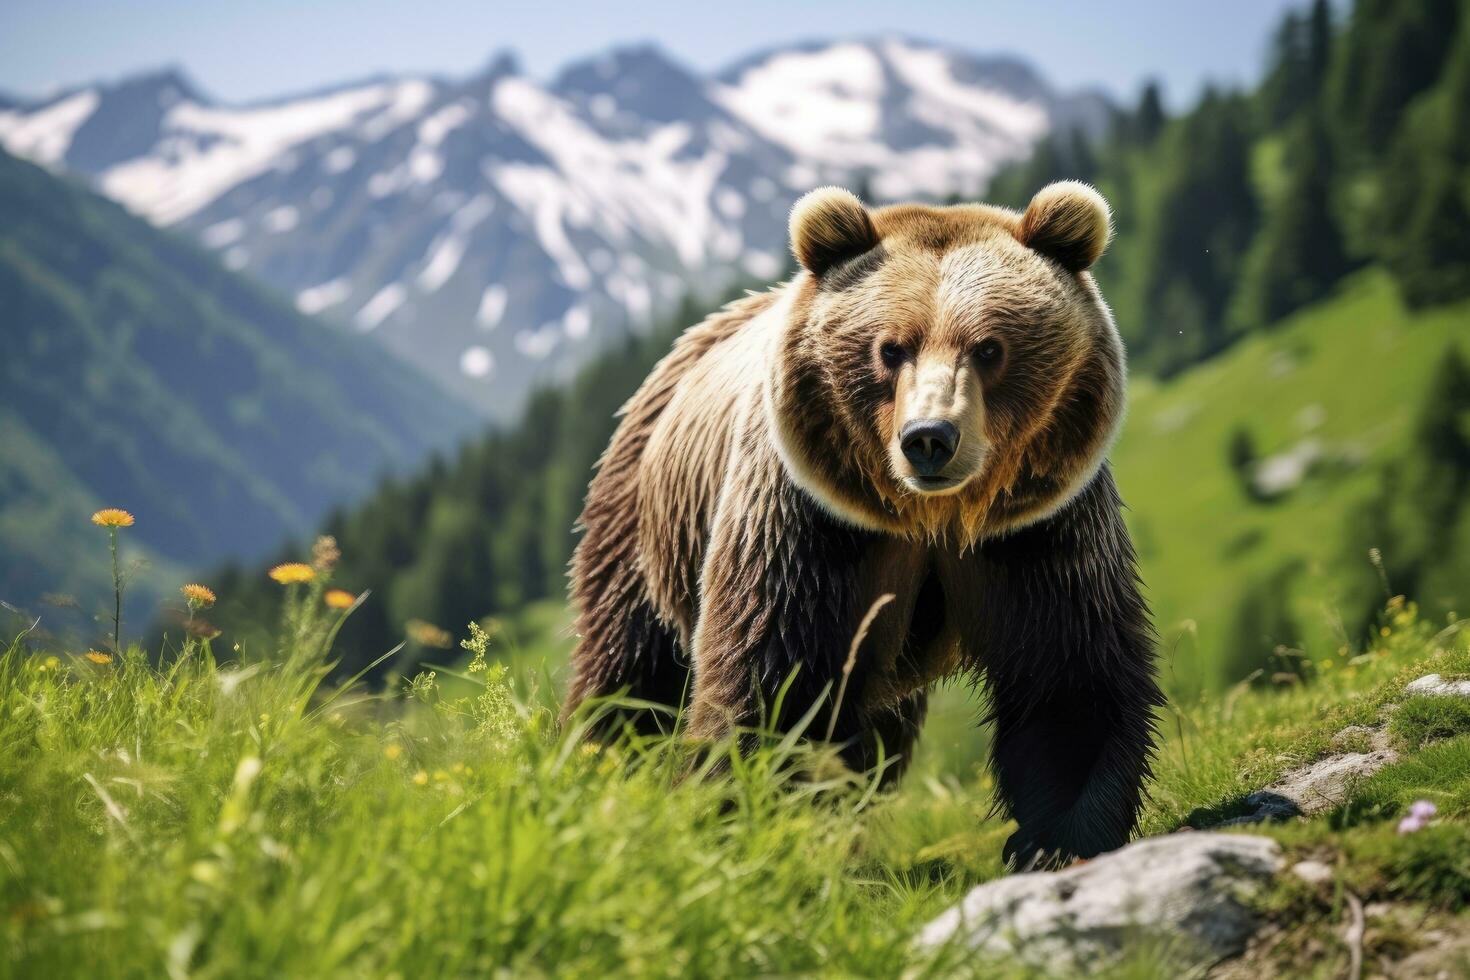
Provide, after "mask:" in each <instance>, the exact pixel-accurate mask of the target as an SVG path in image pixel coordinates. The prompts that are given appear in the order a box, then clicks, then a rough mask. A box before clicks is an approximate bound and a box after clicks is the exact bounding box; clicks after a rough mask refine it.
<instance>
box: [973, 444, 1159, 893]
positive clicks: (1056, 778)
mask: <svg viewBox="0 0 1470 980" xmlns="http://www.w3.org/2000/svg"><path fill="white" fill-rule="evenodd" d="M949 572H950V574H949V576H948V577H949V578H950V579H951V582H950V583H949V586H950V587H951V588H953V589H954V590H955V592H954V593H951V595H952V596H953V598H951V600H950V601H951V608H952V609H954V610H955V611H956V613H957V614H959V615H962V616H964V617H965V620H966V628H965V633H966V641H967V642H966V647H967V650H966V653H967V655H969V656H971V657H972V658H973V659H972V661H971V666H973V667H976V668H979V669H981V670H983V671H984V674H985V680H986V686H987V689H988V693H989V697H990V701H991V714H990V717H991V718H992V719H993V721H994V723H995V727H994V742H993V747H992V760H991V764H992V768H993V770H994V773H995V776H996V781H997V785H998V789H999V796H1000V800H1001V803H1002V805H1003V806H1004V807H1005V809H1006V810H1008V811H1009V812H1010V814H1011V816H1013V817H1014V818H1015V820H1016V823H1017V825H1018V828H1017V830H1016V832H1015V834H1014V835H1013V836H1012V837H1011V839H1010V840H1009V841H1008V842H1007V843H1006V848H1005V858H1006V860H1007V862H1008V863H1010V864H1012V865H1013V866H1018V867H1021V868H1028V867H1055V866H1059V865H1061V864H1064V863H1066V862H1067V861H1068V860H1070V859H1072V858H1074V857H1092V856H1093V855H1096V854H1099V853H1102V852H1103V851H1108V850H1112V849H1114V848H1117V847H1121V846H1122V845H1123V844H1125V843H1127V841H1128V838H1129V837H1130V835H1131V834H1132V832H1133V829H1134V825H1135V824H1136V822H1137V819H1138V812H1139V809H1140V807H1141V806H1142V801H1143V789H1144V783H1145V782H1146V781H1147V780H1148V778H1149V777H1150V776H1151V775H1152V772H1151V768H1150V759H1151V757H1152V754H1153V749H1154V743H1155V738H1156V731H1155V727H1154V709H1155V708H1156V707H1157V706H1159V705H1162V704H1163V703H1164V697H1163V694H1162V693H1161V692H1160V690H1159V687H1158V684H1157V681H1156V680H1155V676H1154V656H1155V653H1154V634H1153V627H1152V625H1151V623H1150V619H1149V611H1148V606H1147V604H1146V603H1145V601H1144V599H1143V597H1142V595H1141V593H1140V590H1139V582H1138V575H1137V570H1136V567H1135V559H1134V554H1133V546H1132V543H1131V541H1130V540H1129V537H1128V531H1127V528H1126V527H1125V526H1124V524H1123V519H1122V503H1121V501H1120V500H1119V497H1118V493H1117V488H1116V486H1115V485H1114V483H1113V477H1112V474H1111V472H1110V471H1109V470H1108V469H1107V468H1106V467H1104V468H1103V469H1102V470H1101V471H1100V472H1099V473H1098V474H1097V476H1096V477H1094V478H1093V480H1092V482H1091V483H1090V484H1089V485H1088V486H1087V487H1086V488H1085V489H1084V490H1083V491H1082V493H1081V494H1080V495H1079V496H1078V497H1077V498H1076V499H1075V500H1073V501H1072V502H1071V503H1069V504H1068V505H1067V506H1066V507H1064V508H1063V509H1062V511H1060V512H1059V513H1058V514H1056V515H1054V516H1052V517H1051V518H1049V519H1047V520H1045V521H1042V522H1041V523H1039V524H1036V525H1033V526H1031V527H1028V528H1025V529H1023V530H1021V531H1018V532H1015V533H1013V534H1010V535H1007V536H1005V537H1002V538H999V539H997V540H995V541H991V542H988V543H986V544H984V545H982V546H981V547H980V548H979V550H978V552H976V553H973V554H970V555H967V556H965V557H964V558H961V559H959V560H958V562H957V563H954V564H952V565H951V568H950V570H949Z"/></svg>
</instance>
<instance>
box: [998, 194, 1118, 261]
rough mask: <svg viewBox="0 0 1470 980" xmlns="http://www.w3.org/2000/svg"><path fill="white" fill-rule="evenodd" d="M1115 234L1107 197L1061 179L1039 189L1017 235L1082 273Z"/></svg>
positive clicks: (1030, 245) (1042, 251)
mask: <svg viewBox="0 0 1470 980" xmlns="http://www.w3.org/2000/svg"><path fill="white" fill-rule="evenodd" d="M1112 235H1113V217H1112V213H1111V211H1110V210H1109V209H1108V202H1107V201H1105V200H1103V196H1102V195H1101V194H1099V193H1098V192H1097V191H1095V190H1093V189H1092V188H1091V187H1089V186H1087V185H1086V184H1084V183H1081V182H1080V181H1076V180H1061V181H1058V182H1056V183H1055V184H1048V185H1046V186H1045V187H1043V188H1042V189H1041V190H1039V191H1037V192H1036V196H1035V197H1033V198H1032V199H1031V203H1030V204H1029V205H1027V207H1026V213H1025V214H1024V215H1022V216H1021V230H1020V231H1019V232H1018V233H1017V234H1016V237H1017V238H1019V239H1020V240H1021V244H1022V245H1025V246H1026V247H1027V248H1032V249H1035V250H1036V251H1038V252H1040V253H1041V254H1042V255H1045V256H1047V257H1048V258H1051V259H1055V260H1056V261H1057V262H1059V263H1061V265H1062V266H1063V267H1064V268H1065V269H1067V270H1068V271H1069V272H1081V271H1082V270H1083V269H1086V268H1088V267H1089V266H1091V265H1092V263H1094V262H1096V261H1097V260H1098V258H1099V257H1100V256H1101V255H1102V253H1103V249H1105V248H1107V247H1108V239H1109V238H1111V237H1112Z"/></svg>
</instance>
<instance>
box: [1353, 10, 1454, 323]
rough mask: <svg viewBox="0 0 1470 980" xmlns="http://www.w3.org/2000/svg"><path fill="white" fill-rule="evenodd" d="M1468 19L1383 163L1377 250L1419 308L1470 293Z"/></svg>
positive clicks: (1409, 114) (1411, 111)
mask: <svg viewBox="0 0 1470 980" xmlns="http://www.w3.org/2000/svg"><path fill="white" fill-rule="evenodd" d="M1467 111H1470V18H1466V20H1465V22H1464V23H1463V24H1462V25H1461V28H1460V31H1459V34H1458V36H1457V37H1456V39H1455V45H1454V48H1453V50H1452V51H1451V53H1450V56H1449V58H1448V59H1447V62H1446V65H1445V70H1444V78H1443V80H1442V81H1441V83H1440V84H1439V85H1438V86H1437V87H1436V88H1435V89H1434V90H1433V91H1431V92H1429V93H1426V94H1425V95H1423V96H1422V97H1421V98H1420V99H1419V100H1418V101H1417V102H1416V103H1415V104H1414V105H1413V106H1412V107H1411V108H1410V111H1409V112H1408V113H1407V116H1406V119H1405V121H1404V123H1403V125H1402V127H1401V129H1400V131H1399V133H1398V136H1397V138H1396V139H1395V141H1394V146H1393V150H1392V152H1391V153H1390V154H1389V157H1388V162H1387V165H1386V166H1385V167H1384V168H1383V176H1382V181H1381V193H1380V202H1379V217H1378V232H1379V233H1378V236H1377V237H1376V239H1375V244H1376V246H1377V249H1376V250H1377V253H1378V255H1379V256H1380V257H1381V258H1382V259H1383V260H1384V261H1385V263H1387V265H1388V267H1389V268H1390V269H1391V270H1392V271H1393V273H1394V275H1395V277H1396V278H1397V280H1398V283H1399V286H1400V288H1401V289H1402V291H1403V294H1404V298H1405V299H1406V300H1407V301H1408V302H1409V303H1410V305H1413V306H1424V305H1429V304H1433V303H1443V302H1448V301H1450V300H1455V299H1459V298H1461V297H1465V296H1470V128H1467V127H1466V125H1465V122H1464V120H1465V114H1466V112H1467Z"/></svg>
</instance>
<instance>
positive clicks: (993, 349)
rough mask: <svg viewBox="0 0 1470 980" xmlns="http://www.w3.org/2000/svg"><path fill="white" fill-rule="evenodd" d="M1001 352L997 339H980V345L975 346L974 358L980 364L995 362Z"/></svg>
mask: <svg viewBox="0 0 1470 980" xmlns="http://www.w3.org/2000/svg"><path fill="white" fill-rule="evenodd" d="M1002 353H1003V351H1002V348H1001V346H1000V341H998V340H982V341H980V346H979V347H976V348H975V360H977V361H979V362H980V363H981V364H987V365H988V364H995V363H996V362H997V361H999V360H1000V355H1001V354H1002Z"/></svg>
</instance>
